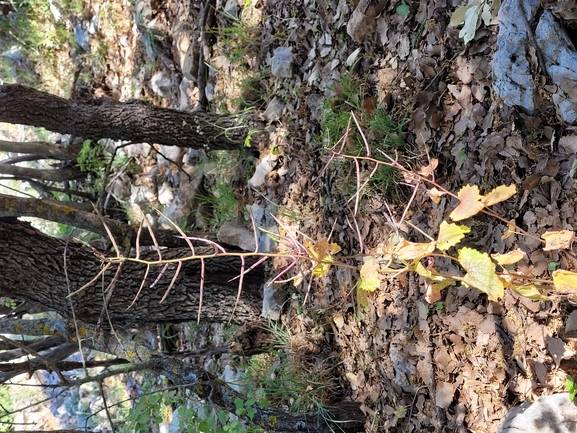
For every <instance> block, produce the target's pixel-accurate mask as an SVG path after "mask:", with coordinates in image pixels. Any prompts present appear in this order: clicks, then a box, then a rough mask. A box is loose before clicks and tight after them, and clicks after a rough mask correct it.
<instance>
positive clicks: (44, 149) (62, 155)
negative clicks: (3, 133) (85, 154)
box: [0, 140, 82, 159]
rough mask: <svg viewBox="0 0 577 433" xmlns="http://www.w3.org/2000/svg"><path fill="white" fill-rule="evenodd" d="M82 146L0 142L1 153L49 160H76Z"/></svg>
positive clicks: (36, 142)
mask: <svg viewBox="0 0 577 433" xmlns="http://www.w3.org/2000/svg"><path fill="white" fill-rule="evenodd" d="M81 148H82V146H63V145H61V144H56V143H47V142H45V141H27V142H19V141H4V140H0V150H1V151H2V152H13V153H28V154H30V153H32V154H36V155H41V156H42V157H43V158H50V159H76V158H78V152H79V151H80V149H81Z"/></svg>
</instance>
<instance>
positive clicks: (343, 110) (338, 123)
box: [321, 72, 409, 195]
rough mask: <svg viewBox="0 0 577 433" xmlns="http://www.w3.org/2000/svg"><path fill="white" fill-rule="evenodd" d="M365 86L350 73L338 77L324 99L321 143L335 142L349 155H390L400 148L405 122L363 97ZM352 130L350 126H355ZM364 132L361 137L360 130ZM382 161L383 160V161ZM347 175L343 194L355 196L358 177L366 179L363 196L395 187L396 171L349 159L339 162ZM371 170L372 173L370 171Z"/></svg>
mask: <svg viewBox="0 0 577 433" xmlns="http://www.w3.org/2000/svg"><path fill="white" fill-rule="evenodd" d="M365 87H366V85H365V84H364V83H363V82H361V81H360V80H358V79H356V78H355V77H354V75H353V73H352V72H351V73H349V74H346V75H344V76H343V77H341V79H340V80H339V82H338V83H336V84H335V86H334V87H333V88H332V90H333V91H334V92H335V96H334V97H333V98H332V99H329V100H326V101H325V103H324V106H323V119H322V123H321V130H322V137H323V144H324V146H325V147H329V146H331V145H332V143H334V142H336V141H337V140H339V139H341V137H342V139H341V140H339V141H340V142H341V151H343V150H346V152H347V154H349V155H358V156H360V155H366V154H369V155H370V154H372V153H373V152H377V153H379V154H381V153H382V154H392V152H394V151H396V150H398V149H402V147H403V146H404V139H403V128H404V127H405V126H406V125H407V123H408V121H409V120H408V119H401V120H400V121H397V120H396V119H395V116H393V115H391V113H388V112H387V110H385V109H384V108H382V107H379V106H378V98H377V97H376V96H373V97H367V95H366V93H367V91H366V88H365ZM355 124H356V126H357V127H356V128H354V127H351V125H353V126H354V125H355ZM363 130H364V131H367V134H366V135H365V134H364V133H363V132H362V131H363ZM383 161H384V160H383ZM341 164H343V165H344V166H345V168H344V169H345V171H347V172H348V174H347V175H345V179H344V188H343V190H344V192H345V194H347V195H355V194H356V192H357V190H358V188H359V186H360V183H362V182H363V179H362V178H367V179H368V182H367V185H365V186H366V187H367V188H363V189H364V194H365V195H366V194H367V193H372V192H379V193H380V192H383V191H385V190H387V189H388V188H389V187H390V186H394V187H395V190H396V189H397V188H396V185H397V184H398V180H399V179H398V176H397V173H398V172H397V171H396V170H395V169H394V168H392V167H389V166H386V165H377V166H375V165H373V166H372V167H370V166H369V165H367V164H363V165H362V166H361V165H359V164H358V161H352V160H350V159H347V160H344V161H341ZM371 168H374V171H372V170H371ZM397 192H398V191H397Z"/></svg>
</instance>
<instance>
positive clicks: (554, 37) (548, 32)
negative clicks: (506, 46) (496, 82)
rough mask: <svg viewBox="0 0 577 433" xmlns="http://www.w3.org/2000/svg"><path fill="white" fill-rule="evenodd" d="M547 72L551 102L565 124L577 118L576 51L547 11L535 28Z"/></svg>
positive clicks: (562, 29)
mask: <svg viewBox="0 0 577 433" xmlns="http://www.w3.org/2000/svg"><path fill="white" fill-rule="evenodd" d="M535 39H536V40H537V45H538V46H539V49H540V50H541V53H542V58H543V62H544V63H545V69H546V70H547V74H549V76H550V77H551V80H552V81H553V83H554V84H556V85H557V92H555V93H554V94H553V103H554V104H555V106H556V107H557V110H558V112H559V115H560V117H561V118H562V119H563V121H565V122H567V123H571V124H572V123H575V122H576V121H577V80H576V79H575V78H576V77H577V53H576V52H575V47H574V46H573V43H572V42H571V39H569V36H568V35H567V32H566V31H565V29H564V28H563V27H561V25H560V24H559V23H558V22H556V21H555V18H553V15H552V14H551V12H549V11H545V12H543V15H541V18H540V20H539V24H538V25H537V28H536V30H535Z"/></svg>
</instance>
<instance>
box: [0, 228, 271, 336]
mask: <svg viewBox="0 0 577 433" xmlns="http://www.w3.org/2000/svg"><path fill="white" fill-rule="evenodd" d="M204 248H205V250H204V253H206V254H212V253H213V252H214V249H213V248H206V247H204ZM201 252H203V251H202V248H201V247H199V248H198V249H197V253H201ZM65 254H66V260H65ZM189 255H190V250H189V249H179V248H174V249H166V250H163V251H162V257H163V259H179V258H182V257H185V256H189ZM140 258H141V259H143V260H158V254H157V253H156V252H150V253H147V254H141V257H140ZM254 262H255V259H254V258H250V257H248V258H247V259H246V269H248V268H249V267H250V266H251V264H253V263H254ZM181 263H182V265H181V269H180V270H179V272H178V276H177V277H176V279H175V284H174V285H173V286H172V288H171V290H170V294H169V295H168V297H167V298H166V299H165V300H164V302H162V303H161V302H160V301H161V299H162V297H163V296H164V294H165V293H166V291H167V290H168V288H169V287H170V284H171V281H172V279H173V277H174V275H175V273H176V271H177V268H178V266H179V265H178V264H177V263H172V264H168V265H155V266H151V268H150V271H149V272H148V275H146V272H147V266H146V264H145V263H142V262H134V261H126V262H124V263H122V264H121V265H113V266H111V267H110V268H109V269H108V270H107V271H106V272H105V273H104V274H103V275H102V277H100V278H98V280H97V281H96V282H94V283H93V284H91V285H90V286H89V287H87V288H86V289H84V290H83V291H82V292H80V293H78V294H76V295H74V296H72V298H71V299H70V300H69V299H67V296H68V294H69V293H73V292H74V291H76V290H78V289H79V288H81V287H82V286H84V285H85V284H87V283H88V282H90V281H91V280H92V279H93V278H94V277H95V276H96V275H98V273H99V272H100V270H101V269H102V262H101V260H100V259H99V258H98V257H97V256H96V255H95V254H94V253H93V252H92V251H91V250H90V249H88V248H87V247H85V246H83V245H79V244H76V243H74V242H67V241H65V240H62V239H56V238H52V237H50V236H46V235H44V234H42V233H40V232H39V231H38V230H36V229H34V228H32V227H31V226H30V225H28V224H27V223H23V222H20V221H18V220H16V219H12V218H0V275H2V278H0V296H7V297H12V298H16V299H23V300H28V301H31V302H34V303H39V304H42V305H46V306H48V307H49V308H50V309H51V310H53V311H56V312H58V313H60V314H61V315H63V316H64V317H71V304H72V307H73V308H74V311H75V313H76V315H77V317H79V318H82V320H84V321H85V322H87V323H90V324H97V323H101V324H102V325H103V326H108V324H109V323H110V324H112V325H113V326H118V327H127V326H134V327H140V326H145V325H150V324H156V323H165V322H183V321H194V320H196V319H197V314H198V309H199V301H200V293H199V290H200V275H201V273H200V262H199V261H198V260H190V261H184V262H181ZM119 268H120V269H119ZM240 269H241V262H240V259H239V258H238V257H223V258H214V259H207V260H205V281H204V293H203V296H202V313H201V320H207V321H215V322H227V321H229V320H232V322H235V323H242V322H244V321H247V320H255V319H256V317H258V314H259V305H260V300H261V285H262V282H263V273H262V268H261V267H258V268H256V269H254V270H252V271H251V272H249V273H248V274H246V275H245V276H244V282H243V289H242V294H241V295H240V297H238V304H237V305H236V308H235V304H236V303H237V295H238V280H235V281H230V280H231V279H233V278H235V277H237V276H238V274H239V272H240ZM145 275H146V278H145ZM113 280H114V284H112V285H111V281H113ZM143 280H144V281H145V283H144V284H143V285H142V290H140V289H141V284H142V281H143ZM139 290H140V294H139V295H138V296H137V294H138V293H139ZM134 299H137V300H136V302H134V304H133V301H134ZM105 303H106V308H105ZM233 312H234V313H233Z"/></svg>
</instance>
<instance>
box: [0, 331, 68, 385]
mask: <svg viewBox="0 0 577 433" xmlns="http://www.w3.org/2000/svg"><path fill="white" fill-rule="evenodd" d="M0 340H2V341H4V342H6V343H9V344H12V345H13V346H16V347H18V348H20V349H22V350H23V351H24V352H26V353H29V354H30V355H32V356H34V357H35V358H38V359H39V360H41V361H42V362H43V363H44V364H45V365H46V366H47V367H49V368H50V369H52V370H53V371H54V372H55V373H56V374H57V375H58V377H59V378H60V380H61V381H62V384H64V385H65V384H67V383H68V380H67V379H66V378H65V377H64V375H63V374H62V372H61V371H60V370H59V369H58V367H56V365H55V364H54V362H52V361H51V360H50V359H48V358H46V357H45V356H42V355H40V354H39V353H38V352H36V351H34V350H32V349H30V348H29V347H28V346H26V345H25V344H22V343H20V342H19V341H15V340H11V339H10V338H6V337H4V336H3V335H2V334H0Z"/></svg>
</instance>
